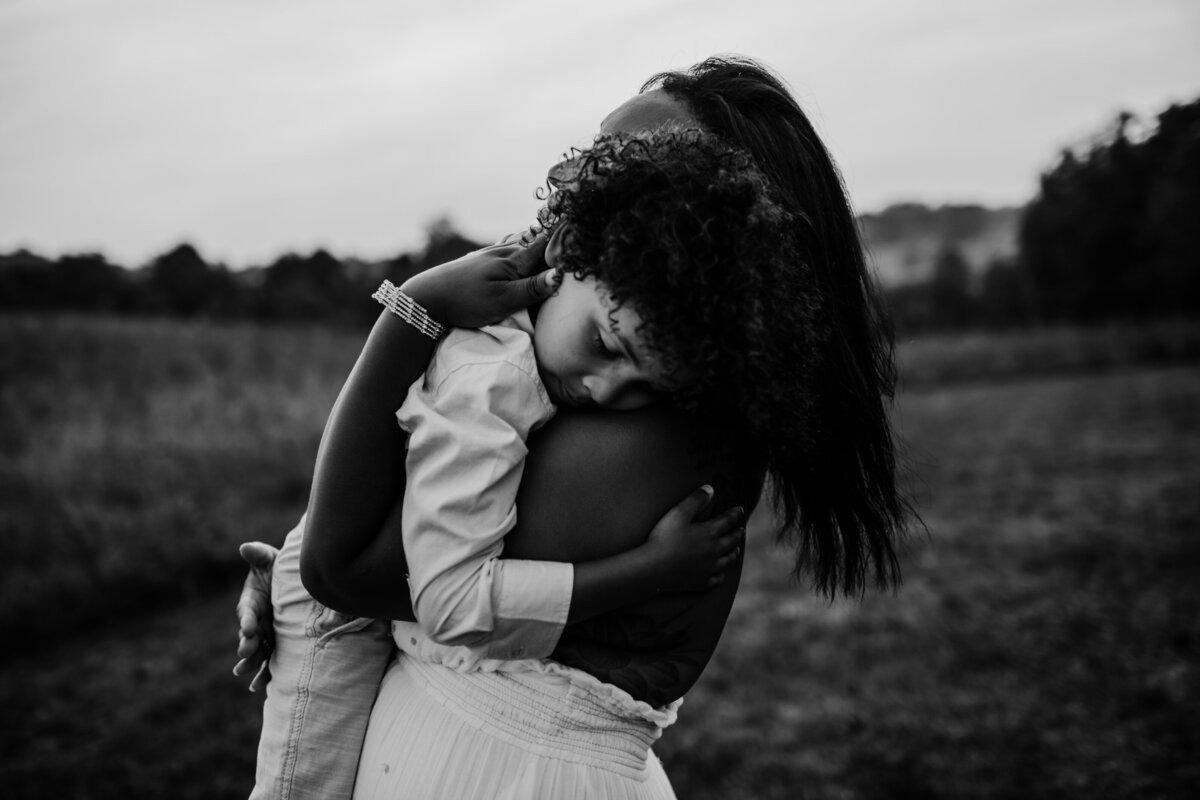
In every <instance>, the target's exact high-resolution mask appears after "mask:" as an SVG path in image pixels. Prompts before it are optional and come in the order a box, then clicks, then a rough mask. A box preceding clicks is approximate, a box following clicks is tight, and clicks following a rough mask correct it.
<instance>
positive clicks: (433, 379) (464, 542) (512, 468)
mask: <svg viewBox="0 0 1200 800" xmlns="http://www.w3.org/2000/svg"><path fill="white" fill-rule="evenodd" d="M485 330H486V331H490V332H491V333H490V334H489V333H487V332H480V331H452V332H451V334H450V336H449V337H448V338H447V340H446V341H443V342H442V344H441V345H440V347H439V354H438V355H435V358H434V365H433V366H432V367H431V368H430V371H429V373H428V374H427V375H426V379H425V380H424V381H418V382H417V383H416V384H414V385H413V387H412V388H411V389H410V391H409V394H408V396H407V398H406V399H405V402H404V405H403V406H401V408H400V410H399V411H398V412H397V418H398V419H399V421H400V424H401V426H402V427H403V428H404V429H405V430H407V431H408V432H409V443H408V455H407V463H406V469H407V490H406V491H405V496H404V509H403V527H402V530H403V536H404V550H405V553H406V554H407V555H408V564H409V589H410V591H411V593H412V599H413V609H414V611H415V612H416V617H417V621H418V622H419V623H420V626H421V628H422V630H424V631H425V633H426V634H427V635H428V636H429V637H430V639H432V640H433V641H435V642H437V643H439V644H443V645H451V646H455V645H457V646H466V647H470V648H472V649H476V650H478V651H479V652H480V654H481V655H482V656H483V657H485V658H497V659H515V658H542V657H545V656H548V655H549V654H550V653H551V651H553V649H554V647H555V645H556V644H557V642H558V639H559V636H560V635H561V633H562V630H563V626H564V625H565V624H566V620H567V614H568V612H569V610H570V606H571V591H572V588H573V585H574V568H573V567H572V565H571V564H567V563H559V562H549V561H525V560H517V559H501V558H500V555H501V552H502V550H503V540H504V536H505V535H506V534H507V533H508V532H509V531H511V530H512V528H513V526H514V525H515V524H516V497H517V489H518V487H519V485H520V481H521V473H522V471H523V468H524V463H525V453H526V448H525V441H526V439H527V438H528V436H529V433H530V431H531V430H533V429H534V428H536V427H538V426H540V425H541V424H543V423H544V422H546V421H547V420H548V419H549V418H550V417H551V416H552V415H553V413H554V407H553V405H552V404H551V403H550V400H549V398H548V397H547V395H546V392H545V387H544V386H543V385H542V383H541V381H540V380H539V379H538V377H537V372H536V369H537V367H536V363H535V362H534V360H533V354H532V348H531V347H530V346H529V344H528V336H527V335H526V334H524V333H522V332H521V331H519V330H516V329H512V328H503V329H499V330H493V329H492V328H489V329H485ZM522 336H524V337H525V339H524V342H522V341H521V340H520V338H519V337H522ZM514 337H518V338H514Z"/></svg>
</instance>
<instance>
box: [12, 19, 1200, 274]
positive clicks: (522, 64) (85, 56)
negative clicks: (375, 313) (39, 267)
mask: <svg viewBox="0 0 1200 800" xmlns="http://www.w3.org/2000/svg"><path fill="white" fill-rule="evenodd" d="M720 52H733V53H742V54H746V55H750V56H753V57H755V58H758V59H760V60H761V61H763V62H764V63H766V64H767V65H769V66H770V67H772V68H774V69H775V70H776V72H778V73H779V74H780V75H782V76H783V78H784V79H785V80H786V81H787V82H788V83H789V85H790V86H791V87H792V89H793V90H794V92H795V94H796V95H797V97H798V98H799V100H800V102H801V104H802V105H803V106H804V107H805V109H806V110H808V111H809V112H810V113H811V114H812V116H813V117H814V120H815V122H816V124H817V127H818V129H819V130H820V131H821V132H822V134H823V135H824V136H825V138H826V142H827V144H828V145H829V147H830V149H831V150H832V151H833V153H834V156H835V157H836V158H837V160H838V161H839V163H840V164H841V167H842V170H843V172H844V173H845V176H846V180H847V183H848V185H849V187H850V191H851V195H852V196H853V198H854V201H855V204H856V206H857V208H858V209H859V210H860V211H871V210H878V209H881V208H882V207H884V206H885V205H887V204H889V203H892V202H895V201H900V200H919V201H924V202H928V203H931V204H941V203H946V202H954V203H960V202H980V203H984V204H988V205H1001V204H1018V203H1022V202H1024V201H1026V200H1027V199H1029V198H1030V197H1031V196H1032V194H1033V192H1034V191H1035V188H1036V183H1037V175H1038V172H1039V171H1040V170H1042V169H1044V168H1046V167H1047V166H1049V165H1050V164H1051V163H1052V162H1053V160H1054V156H1055V153H1056V152H1057V151H1058V150H1059V149H1060V148H1061V147H1063V146H1065V145H1068V144H1071V143H1074V142H1077V141H1079V140H1081V139H1082V138H1083V137H1085V136H1087V135H1089V134H1091V133H1093V132H1095V131H1096V130H1098V129H1099V128H1101V127H1102V126H1103V125H1105V124H1106V123H1107V122H1108V121H1109V120H1110V119H1111V118H1112V117H1113V115H1114V114H1115V113H1116V112H1117V111H1118V110H1120V109H1128V110H1131V111H1134V112H1135V113H1138V114H1141V115H1145V116H1150V115H1153V114H1154V113H1156V112H1158V111H1160V110H1162V109H1163V108H1164V107H1165V106H1166V105H1167V104H1169V103H1170V102H1172V101H1176V102H1178V101H1187V100H1191V99H1193V98H1195V97H1197V96H1200V3H1198V2H1195V0H1137V2H1133V1H1132V0H989V2H986V3H984V2H961V0H957V1H956V0H912V1H906V0H862V1H860V0H844V1H843V2H807V1H804V0H602V2H590V3H580V2H573V1H572V2H565V1H562V0H560V2H554V1H553V0H512V1H509V0H430V2H427V3H415V2H412V0H354V1H353V2H336V1H335V0H237V2H234V0H202V1H201V0H194V1H193V2H182V1H181V0H173V1H172V0H0V252H7V251H10V250H13V249H15V248H17V247H28V248H31V249H34V250H35V251H38V252H41V253H44V254H47V255H59V254H61V253H63V252H78V251H82V250H99V251H102V252H104V253H106V254H107V255H108V256H109V257H110V258H111V259H113V260H114V261H117V262H118V263H124V264H127V265H130V266H136V265H139V264H141V263H143V262H144V261H146V260H147V259H148V258H150V257H152V256H153V255H155V254H157V253H160V252H162V251H164V250H166V249H167V248H169V247H171V246H173V245H175V244H177V243H179V242H181V241H190V242H192V243H193V244H195V245H196V246H197V247H198V248H199V249H200V251H201V253H202V254H203V255H205V257H207V258H209V259H210V260H213V261H224V262H226V263H228V264H230V265H231V266H244V265H246V264H251V263H265V262H268V261H270V260H271V259H273V258H274V257H275V256H277V255H279V254H280V253H282V252H284V251H287V250H295V251H301V252H306V251H308V250H311V249H313V248H315V247H326V248H328V249H330V250H331V251H332V252H334V253H335V254H336V255H339V256H352V255H357V256H361V257H368V258H375V257H382V256H389V255H394V254H396V253H398V252H400V251H402V250H406V249H411V248H414V247H416V246H418V245H419V244H420V243H421V242H423V240H424V236H423V230H424V227H425V225H426V224H428V222H429V221H430V220H432V219H434V218H435V217H437V216H439V215H443V214H445V215H449V216H450V217H451V218H452V219H453V220H454V221H455V222H456V224H457V225H458V226H459V228H460V229H462V230H463V231H464V232H465V233H467V234H468V235H471V236H473V237H476V238H478V239H481V240H486V239H491V238H496V237H498V236H500V235H501V234H503V233H505V232H508V231H512V230H519V229H521V228H523V227H524V226H525V225H526V224H528V222H529V221H530V220H531V219H532V215H533V212H534V211H535V209H536V207H537V202H536V201H535V200H534V199H533V190H534V189H535V188H536V187H537V186H538V185H539V183H540V181H541V178H542V176H543V175H544V173H545V170H546V168H547V167H548V166H549V165H550V164H552V163H553V162H554V161H555V160H556V159H557V156H558V154H559V153H561V152H562V151H563V150H565V149H566V148H567V147H569V146H572V145H583V144H586V143H587V142H588V141H590V139H591V137H592V136H593V135H594V133H595V132H596V129H597V126H598V125H599V122H600V120H601V119H602V118H603V117H604V116H605V114H607V113H608V112H609V111H610V110H612V108H614V107H615V106H616V105H618V104H619V103H621V102H622V101H623V100H624V99H625V98H627V97H628V96H630V95H631V94H633V93H634V92H635V91H636V90H637V88H638V87H639V86H640V85H641V83H642V81H643V80H645V79H646V78H647V77H649V76H650V75H651V74H653V73H655V72H658V71H661V70H664V69H670V68H680V67H685V66H687V65H689V64H691V63H693V62H695V61H698V60H700V59H702V58H704V57H705V56H708V55H711V54H714V53H720Z"/></svg>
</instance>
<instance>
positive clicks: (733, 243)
mask: <svg viewBox="0 0 1200 800" xmlns="http://www.w3.org/2000/svg"><path fill="white" fill-rule="evenodd" d="M571 156H572V157H571V158H569V159H568V160H567V161H566V162H564V163H563V164H561V165H559V167H558V168H557V170H556V179H554V180H552V182H551V184H552V186H553V187H554V190H553V191H551V192H550V194H549V196H548V198H547V200H546V204H545V206H544V207H543V208H542V209H541V211H540V212H539V214H538V222H539V223H540V226H541V227H542V228H543V229H544V230H547V231H549V230H553V229H555V228H557V227H558V226H560V225H562V226H565V229H564V231H563V237H562V248H561V254H560V256H559V263H560V266H561V268H563V269H564V270H566V271H570V272H572V273H574V274H575V275H576V276H578V277H580V278H587V277H592V278H595V279H596V280H598V281H599V282H600V283H602V284H604V286H605V288H606V289H607V290H608V291H609V292H610V293H611V296H612V298H613V300H614V301H615V302H616V303H617V304H618V305H621V304H625V303H629V304H631V305H632V307H633V308H634V310H636V311H637V313H638V314H639V316H640V317H641V318H642V321H643V324H642V329H641V331H640V333H641V335H642V337H643V338H644V340H645V341H646V343H647V345H648V346H649V347H650V348H651V349H652V350H653V351H655V353H656V354H658V356H659V358H660V359H661V360H662V362H663V364H664V366H665V368H666V370H667V371H668V374H671V373H674V374H677V375H684V376H686V381H684V382H681V384H680V388H679V389H678V390H677V391H675V392H674V393H673V395H672V398H673V401H674V402H675V403H677V404H678V405H679V406H680V407H681V408H682V409H684V410H687V411H689V412H692V413H694V414H696V415H697V417H698V421H700V422H707V423H710V424H712V425H715V426H717V427H716V430H719V431H722V432H724V433H728V434H732V435H733V436H734V437H735V440H736V441H737V444H738V446H739V448H746V447H749V448H750V450H751V452H754V453H756V454H757V456H758V457H759V459H761V460H765V462H766V466H767V469H768V471H769V472H770V473H771V475H772V480H773V483H775V484H776V488H777V489H778V488H779V486H778V484H779V483H780V482H781V481H783V482H787V481H790V480H792V479H793V478H794V476H795V470H794V469H792V468H791V466H792V465H794V464H796V463H798V462H799V461H801V460H803V459H804V457H805V454H806V453H808V452H809V451H810V450H811V446H812V443H813V441H814V440H815V438H816V435H817V431H815V430H814V426H817V425H819V424H820V423H819V421H818V419H819V418H818V416H817V415H815V414H814V413H812V412H813V405H814V397H815V392H814V381H815V379H816V376H817V375H819V374H821V360H822V353H823V352H825V351H826V349H827V348H826V347H825V346H824V345H823V342H825V341H826V340H827V339H828V338H829V336H830V335H831V334H830V331H828V330H826V329H824V328H823V327H822V322H821V321H822V320H823V319H826V318H827V315H825V314H823V313H821V309H822V306H823V304H824V302H825V300H824V298H823V297H822V294H821V292H820V290H819V288H818V285H817V282H816V280H815V278H814V275H813V272H812V269H811V268H810V266H809V265H808V264H806V263H805V261H804V259H803V258H802V257H801V256H800V254H799V249H798V247H797V241H796V238H795V237H796V231H797V228H798V226H797V224H796V220H795V219H794V218H793V216H792V214H790V213H789V212H788V211H786V210H785V209H784V208H783V207H782V206H781V205H779V204H778V203H777V202H775V201H774V200H773V199H772V192H771V191H770V189H769V185H768V182H767V180H766V178H765V177H764V176H763V175H762V173H761V172H760V171H759V170H758V168H757V167H756V166H755V164H754V161H753V159H751V157H750V156H749V155H748V154H747V153H746V152H745V151H743V150H740V149H738V148H735V147H732V146H731V145H729V144H727V143H726V142H724V141H723V140H721V139H719V138H717V137H716V136H713V135H711V134H708V133H705V132H702V131H700V130H695V129H688V130H681V129H677V130H657V131H652V132H646V133H640V134H623V135H607V136H600V137H598V138H597V139H596V141H595V144H594V145H593V146H592V147H590V148H588V149H586V150H583V151H576V152H574V153H572V154H571ZM552 174H554V173H552ZM709 430H713V429H712V428H709Z"/></svg>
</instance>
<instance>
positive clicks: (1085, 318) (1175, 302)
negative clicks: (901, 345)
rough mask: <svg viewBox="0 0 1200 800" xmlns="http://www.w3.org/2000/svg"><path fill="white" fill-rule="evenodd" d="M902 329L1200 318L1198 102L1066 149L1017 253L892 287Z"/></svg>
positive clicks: (953, 257)
mask: <svg viewBox="0 0 1200 800" xmlns="http://www.w3.org/2000/svg"><path fill="white" fill-rule="evenodd" d="M890 300H891V309H892V313H893V316H894V318H895V321H896V326H897V329H898V330H901V331H906V332H917V331H923V330H961V329H964V328H969V327H988V328H1006V327H1016V326H1030V325H1046V324H1059V323H1078V324H1094V323H1098V322H1102V321H1110V320H1134V321H1136V320H1146V319H1150V318H1158V317H1166V316H1188V317H1195V316H1198V315H1200V99H1197V100H1194V101H1192V102H1190V103H1187V104H1183V105H1172V106H1171V107H1170V108H1168V109H1166V110H1165V111H1163V112H1162V113H1161V114H1159V115H1158V117H1157V118H1156V120H1154V122H1153V123H1152V124H1151V125H1149V126H1147V127H1146V128H1145V129H1139V126H1138V121H1137V119H1136V118H1135V117H1134V116H1132V115H1131V114H1127V113H1122V114H1119V115H1118V116H1117V117H1116V119H1115V120H1113V122H1112V123H1111V124H1110V125H1109V126H1108V127H1107V128H1106V129H1105V130H1103V131H1101V132H1099V133H1098V134H1096V135H1095V136H1093V137H1092V138H1091V139H1089V140H1088V141H1087V142H1085V143H1083V144H1082V145H1079V146H1077V147H1072V148H1067V149H1065V150H1063V151H1062V152H1061V153H1060V154H1059V156H1058V160H1057V162H1056V163H1055V164H1054V166H1053V167H1051V168H1050V169H1049V170H1047V171H1046V172H1044V173H1043V174H1042V175H1041V181H1040V186H1039V190H1038V193H1037V196H1036V197H1034V199H1033V200H1032V201H1031V202H1030V203H1029V204H1028V205H1027V206H1026V207H1025V209H1024V212H1023V214H1022V216H1021V222H1020V227H1019V234H1018V248H1017V254H1016V255H1015V256H1014V257H1012V258H1006V259H998V260H995V261H993V262H992V263H991V264H989V265H988V266H987V268H986V269H985V270H984V271H983V272H982V274H981V275H972V274H971V271H970V270H969V269H968V265H967V262H966V260H965V259H964V258H963V256H962V253H960V252H959V251H958V250H957V249H956V248H954V247H952V246H948V247H945V248H944V249H943V250H942V251H941V252H940V253H939V254H938V256H937V258H936V260H935V263H934V267H933V271H932V276H931V277H930V278H929V280H927V281H924V282H921V283H915V284H909V285H905V286H898V287H894V288H893V289H892V290H891V291H890Z"/></svg>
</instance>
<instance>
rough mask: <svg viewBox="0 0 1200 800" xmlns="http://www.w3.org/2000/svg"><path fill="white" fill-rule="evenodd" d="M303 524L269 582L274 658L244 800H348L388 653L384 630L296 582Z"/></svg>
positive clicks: (389, 642) (282, 552)
mask: <svg viewBox="0 0 1200 800" xmlns="http://www.w3.org/2000/svg"><path fill="white" fill-rule="evenodd" d="M303 531H304V520H301V521H300V524H299V525H298V526H297V527H296V529H295V530H293V531H292V532H291V533H289V534H288V537H287V540H286V541H285V542H284V545H283V549H282V550H280V551H279V557H278V558H277V559H276V560H275V570H274V573H273V575H272V578H271V603H272V605H273V606H274V611H275V651H274V653H272V655H271V681H270V683H268V684H267V697H266V702H265V703H264V704H263V730H262V737H261V738H260V740H259V744H258V768H257V772H256V774H255V786H254V791H253V792H252V793H251V795H250V797H251V799H252V800H267V799H268V798H269V799H270V800H307V798H313V799H314V800H316V798H330V800H337V799H338V798H347V799H348V798H349V797H350V795H351V792H352V791H353V788H354V776H355V773H356V771H357V770H358V756H359V751H360V750H361V749H362V741H363V735H364V734H365V732H366V729H367V721H368V719H369V718H370V715H371V706H372V704H373V703H374V702H375V693H376V691H377V690H378V688H379V682H380V680H381V679H382V677H383V672H384V669H385V668H386V667H387V663H388V659H389V658H390V657H391V653H392V639H391V626H390V625H389V624H388V623H387V622H386V621H384V620H370V619H365V618H354V617H351V616H349V615H348V614H342V613H339V612H337V611H334V610H332V609H330V608H327V607H325V606H323V605H321V604H320V603H318V602H317V601H316V600H314V599H313V598H312V596H311V595H309V594H308V592H306V591H305V590H304V585H303V584H302V583H301V582H300V542H301V538H302V536H303Z"/></svg>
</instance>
